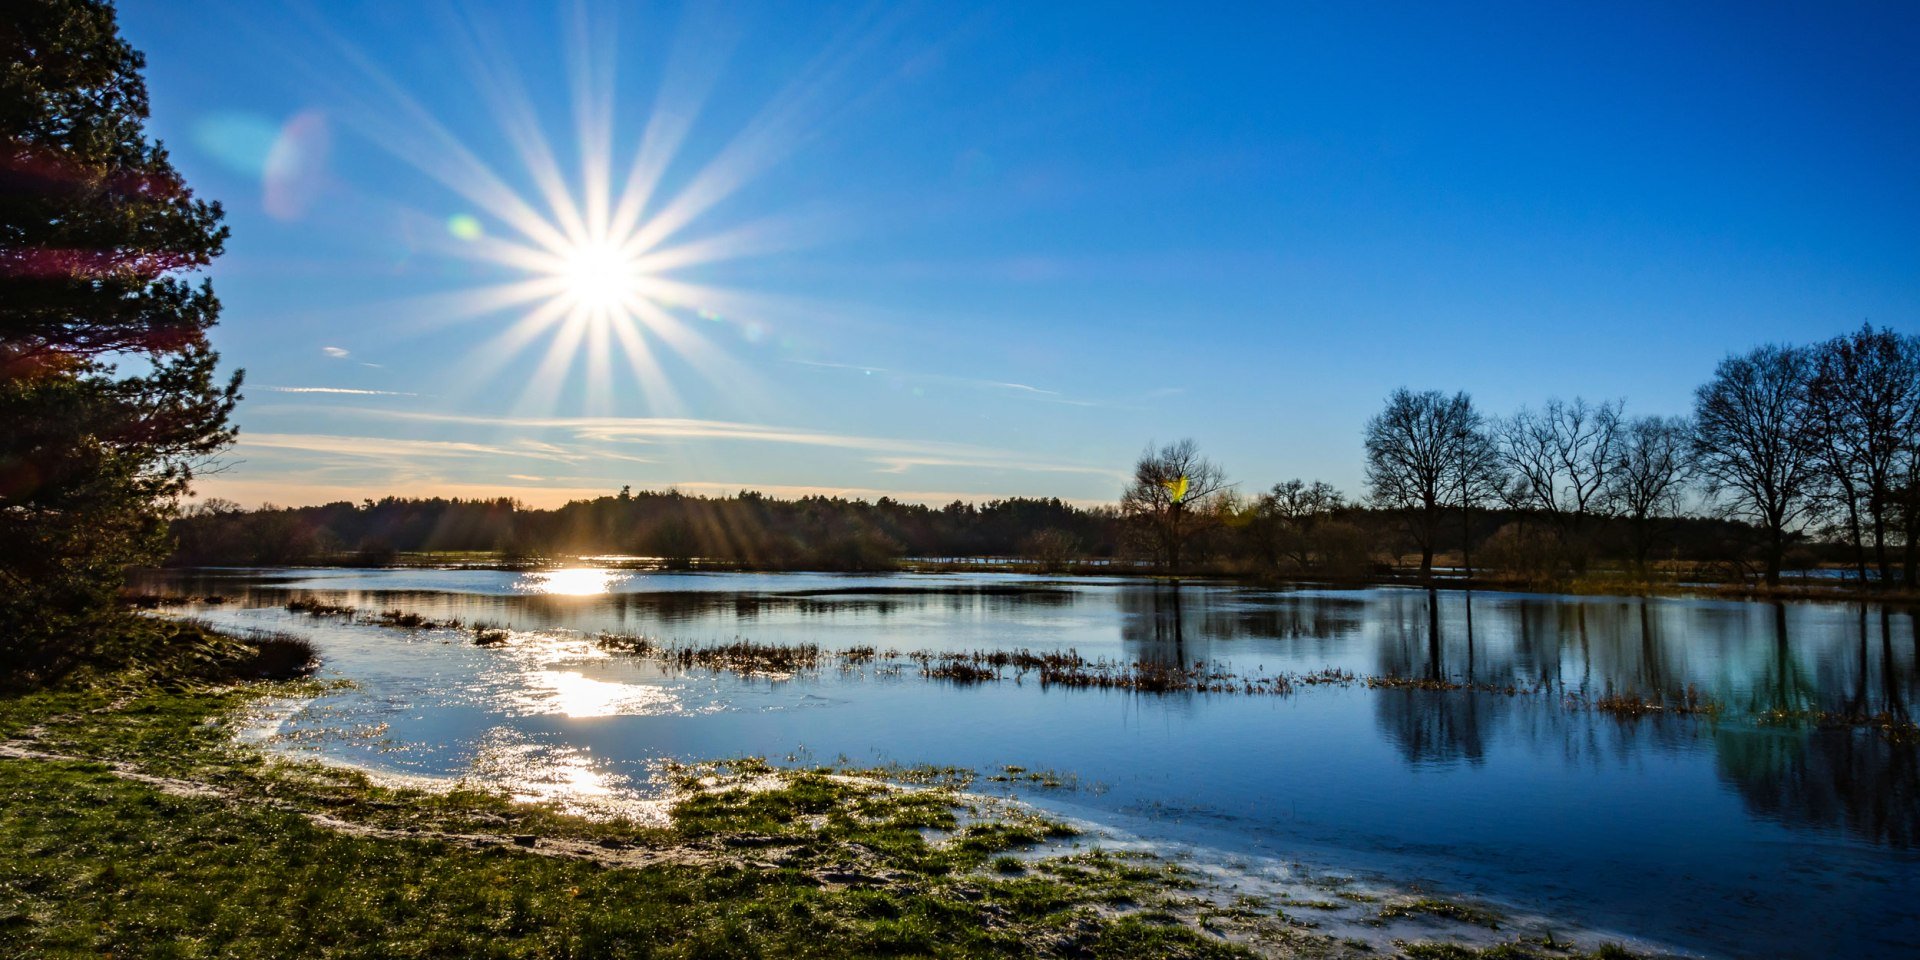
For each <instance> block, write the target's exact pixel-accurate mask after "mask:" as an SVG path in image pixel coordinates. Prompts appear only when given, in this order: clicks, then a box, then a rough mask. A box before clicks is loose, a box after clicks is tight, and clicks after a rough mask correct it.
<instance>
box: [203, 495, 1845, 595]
mask: <svg viewBox="0 0 1920 960" xmlns="http://www.w3.org/2000/svg"><path fill="white" fill-rule="evenodd" d="M1296 488H1303V489H1308V490H1311V489H1312V488H1311V487H1310V486H1308V485H1303V484H1297V483H1286V484H1279V485H1277V487H1276V489H1279V490H1281V491H1282V492H1283V493H1284V492H1285V491H1287V490H1290V489H1296ZM1323 492H1327V491H1326V490H1325V488H1323ZM1296 506H1297V504H1293V503H1290V502H1289V501H1288V498H1286V497H1284V496H1282V497H1275V495H1274V494H1272V493H1271V492H1270V493H1268V494H1266V495H1264V496H1262V497H1260V498H1255V499H1253V500H1251V501H1250V502H1249V505H1247V506H1245V507H1244V508H1243V509H1239V510H1236V511H1235V514H1234V515H1233V516H1232V517H1229V518H1224V519H1221V521H1220V522H1217V523H1208V524H1206V525H1204V526H1203V527H1201V528H1199V529H1196V530H1195V531H1194V532H1193V535H1192V537H1191V540H1190V542H1189V543H1188V544H1187V546H1186V548H1185V556H1184V561H1183V565H1184V567H1185V568H1186V569H1189V570H1191V571H1205V572H1215V573H1234V574H1247V575H1255V576H1260V575H1276V576H1290V575H1315V576H1326V577H1332V578H1358V577H1365V576H1369V575H1373V574H1377V573H1380V572H1383V570H1384V569H1385V568H1387V567H1389V566H1390V565H1392V564H1393V563H1394V562H1396V560H1397V559H1398V557H1399V555H1400V554H1401V553H1402V552H1403V551H1405V550H1407V549H1408V548H1409V546H1411V544H1410V542H1409V541H1408V540H1407V538H1406V536H1405V532H1404V529H1403V525H1402V523H1401V518H1400V516H1399V515H1398V514H1397V513H1395V512H1393V511H1385V510H1377V509H1373V508H1369V507H1364V506H1358V505H1354V504H1349V503H1347V502H1346V501H1344V500H1343V499H1340V498H1339V497H1338V495H1337V494H1336V495H1333V499H1332V500H1331V501H1327V502H1321V503H1318V504H1315V505H1314V507H1313V509H1311V510H1300V509H1294V508H1295V507H1296ZM1541 522H1542V518H1540V517H1536V516H1529V515H1525V514H1522V513H1518V512H1515V511H1507V510H1488V511H1479V512H1476V513H1475V514H1473V516H1472V517H1471V520H1470V522H1469V523H1468V524H1467V525H1465V526H1462V527H1455V528H1453V529H1451V530H1448V531H1444V532H1442V534H1441V535H1440V536H1439V539H1438V540H1437V541H1436V544H1435V545H1436V547H1437V548H1438V549H1439V550H1441V551H1443V552H1451V553H1453V554H1455V555H1458V554H1459V553H1460V548H1461V547H1462V546H1463V545H1464V544H1465V543H1466V542H1467V538H1468V537H1471V539H1472V541H1473V543H1474V547H1475V549H1476V551H1478V552H1477V554H1476V555H1475V556H1474V557H1473V560H1474V562H1475V563H1476V564H1477V565H1480V566H1482V567H1483V568H1498V567H1506V566H1511V567H1513V568H1515V569H1526V568H1529V567H1530V566H1533V565H1535V563H1536V559H1535V558H1533V557H1531V556H1529V555H1527V553H1526V550H1525V547H1524V543H1525V538H1524V537H1521V536H1518V535H1516V534H1515V532H1514V531H1516V530H1518V529H1521V528H1525V527H1527V526H1528V525H1529V524H1532V525H1536V526H1537V525H1538V524H1539V523H1541ZM173 529H174V534H175V537H176V540H177V544H178V546H177V549H176V550H175V551H174V554H173V558H172V561H171V562H172V563H174V564H178V565H188V566H198V565H255V564H259V565H273V564H289V563H367V564H381V563H388V562H391V561H393V560H394V559H395V558H396V557H398V555H400V554H402V553H426V552H476V553H491V554H496V555H498V556H499V557H501V558H503V559H509V560H512V559H536V558H545V557H574V556H592V555H597V554H625V555H636V556H644V557H656V558H659V559H660V560H661V561H662V562H663V563H664V564H666V565H668V566H691V565H693V564H694V563H695V562H696V561H698V562H699V563H702V564H713V565H719V566H736V567H743V568H753V569H810V570H875V569H888V568H891V567H893V566H894V565H896V564H897V563H898V561H899V560H900V559H901V558H903V557H924V558H933V559H940V558H957V557H1010V558H1020V559H1024V560H1028V561H1031V562H1033V563H1036V564H1038V565H1040V566H1042V567H1046V568H1049V569H1064V568H1069V567H1072V566H1074V565H1075V564H1077V563H1080V562H1084V561H1100V560H1120V561H1127V562H1138V563H1140V564H1144V565H1146V566H1148V567H1156V568H1163V567H1165V566H1166V564H1164V563H1162V562H1160V561H1159V560H1157V559H1156V557H1155V554H1154V551H1153V547H1152V544H1151V543H1150V542H1148V541H1147V540H1146V539H1145V538H1143V537H1142V536H1141V527H1140V525H1139V524H1138V523H1137V522H1135V521H1134V520H1132V519H1130V518H1128V517H1126V516H1124V515H1122V513H1121V511H1120V510H1119V509H1117V508H1114V507H1093V508H1083V507H1076V506H1074V505H1071V504H1068V503H1064V502H1062V501H1060V500H1054V499H1020V498H1015V499H1008V500H995V501H991V502H988V503H984V504H972V503H965V502H954V503H951V504H948V505H946V506H944V507H929V506H925V505H922V504H916V503H902V502H899V501H896V500H892V499H889V498H884V497H883V498H881V499H880V500H879V501H877V502H872V503H869V502H866V501H861V500H845V499H840V498H836V497H805V498H802V499H798V500H779V499H775V498H772V497H767V496H764V495H762V494H759V493H754V492H751V491H747V492H742V493H740V494H737V495H735V496H730V497H696V496H686V495H683V494H679V493H675V492H671V491H668V492H651V491H642V492H639V493H634V492H631V491H625V490H623V491H621V492H620V493H619V494H617V495H609V496H605V497H600V498H597V499H594V500H580V501H575V502H573V503H569V504H567V505H565V506H563V507H559V508H557V509H552V510H543V509H533V508H529V507H526V506H523V505H521V504H518V503H516V502H514V501H512V500H508V499H498V500H453V499H442V498H433V499H399V498H393V497H389V498H386V499H383V500H364V501H362V502H360V503H357V504H355V503H347V502H340V503H330V504H326V505H324V506H316V507H290V508H289V507H263V508H261V509H258V510H242V509H240V508H239V507H238V506H237V505H236V504H232V503H227V502H222V501H210V502H207V503H204V504H201V505H199V506H197V507H195V508H194V509H192V510H190V511H189V512H188V513H187V514H186V515H185V516H183V517H181V518H180V519H178V520H176V521H175V523H174V527H173ZM1595 541H1596V544H1597V545H1598V550H1599V552H1600V554H1601V555H1603V556H1610V557H1616V558H1619V559H1621V560H1623V561H1624V560H1625V558H1627V556H1628V555H1629V554H1630V553H1631V551H1632V550H1633V549H1634V545H1635V540H1634V538H1633V537H1632V536H1631V535H1630V531H1629V530H1628V524H1627V523H1626V522H1625V521H1610V522H1603V523H1601V524H1600V525H1599V526H1598V527H1597V529H1596V535H1595ZM1756 542H1757V532H1756V531H1755V530H1753V529H1752V528H1750V527H1748V526H1746V525H1745V524H1741V523H1738V522H1733V521H1726V520H1718V519H1711V518H1682V519H1680V520H1677V521H1675V522H1674V524H1673V525H1672V527H1671V529H1670V530H1668V531H1667V533H1666V536H1665V537H1664V538H1663V551H1662V556H1663V557H1665V558H1669V559H1678V560H1684V561H1688V562H1691V563H1693V564H1704V565H1710V566H1711V569H1709V570H1708V571H1706V573H1707V575H1712V576H1721V577H1726V578H1736V577H1737V576H1738V575H1739V570H1740V565H1741V562H1742V559H1743V558H1744V557H1746V556H1747V555H1748V554H1749V553H1750V552H1751V550H1752V548H1753V546H1754V544H1755V543H1756ZM1804 559H1805V561H1806V562H1809V563H1810V562H1812V561H1813V560H1814V557H1813V556H1812V555H1811V554H1809V555H1808V556H1806V557H1805V558H1804Z"/></svg>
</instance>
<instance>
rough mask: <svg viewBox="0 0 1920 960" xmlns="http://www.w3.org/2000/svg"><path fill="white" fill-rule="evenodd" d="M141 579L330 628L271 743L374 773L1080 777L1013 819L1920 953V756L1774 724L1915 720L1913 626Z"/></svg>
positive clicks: (288, 624) (583, 778)
mask: <svg viewBox="0 0 1920 960" xmlns="http://www.w3.org/2000/svg"><path fill="white" fill-rule="evenodd" d="M143 586H145V587H146V588H148V589H153V590H156V591H163V592H173V593H182V592H184V593H193V594H203V595H204V594H218V595H223V596H225V597H228V598H231V602H229V603H227V604H224V605H220V606H200V607H197V608H196V612H197V614H199V615H203V616H207V617H209V618H210V619H215V620H217V621H219V622H223V623H228V624H233V625H243V626H259V627H271V628H275V629H287V630H293V631H297V632H301V633H303V634H306V635H309V636H312V637H314V638H315V639H316V640H317V641H318V642H319V643H320V645H321V648H322V651H323V653H324V655H325V656H326V668H325V672H326V673H327V674H328V675H334V676H341V677H347V678H350V679H352V680H354V681H356V686H354V687H353V688H352V689H349V690H344V691H341V692H339V693H336V694H333V695H330V696H326V697H323V698H321V699H319V700H317V701H312V702H307V703H304V704H302V705H300V706H299V707H298V709H297V710H296V712H294V713H293V714H292V715H291V716H290V717H288V718H286V720H285V722H284V724H283V725H282V726H281V727H280V732H281V735H282V739H283V740H284V741H285V742H286V743H287V744H288V745H289V746H290V748H292V749H298V750H305V751H312V752H314V753H317V754H319V755H322V756H325V757H327V758H330V759H334V760H340V761H346V762H352V763H357V764H362V765H365V766H368V767H372V768H375V769H378V770H382V771H386V772H391V773H398V774H411V775H424V776H463V775H464V776H477V777H481V778H484V779H487V780H489V781H492V782H496V783H499V784H502V785H505V786H508V787H509V788H511V789H513V790H515V791H517V792H519V793H521V794H523V795H526V796H530V797H544V798H553V799H560V800H562V801H567V800H569V798H572V799H575V800H581V799H587V800H591V799H596V798H597V799H599V800H608V799H615V800H617V799H621V798H628V799H633V800H634V801H635V802H637V803H644V802H645V800H646V799H647V798H649V797H651V796H653V795H654V794H655V791H656V790H657V788H658V785H659V783H660V780H659V776H658V774H659V763H660V761H662V760H663V759H668V758H671V759H680V760H697V759H705V758H713V757H726V756H739V755H749V754H751V755H763V756H767V757H769V758H771V759H775V760H784V759H793V760H795V761H802V762H825V761H836V760H840V759H843V758H844V759H845V760H847V761H851V762H855V763H862V764H864V763H874V762H897V763H903V764H919V763H927V764H936V765H947V764H952V765H958V766H964V767H971V768H975V769H979V770H982V771H988V772H991V771H996V770H999V769H1001V768H1002V767H1003V766H1004V765H1018V766H1020V767H1024V768H1028V769H1030V770H1047V771H1052V772H1053V773H1055V774H1056V775H1057V776H1058V777H1060V778H1061V779H1062V780H1063V781H1064V783H1065V787H1064V788H1062V789H1038V788H1033V789H1025V790H1022V791H1021V796H1022V797H1023V798H1024V799H1027V800H1029V801H1031V802H1034V803H1036V804H1039V805H1041V806H1044V807H1047V808H1049V809H1052V810H1054V811H1057V812H1059V813H1061V814H1063V815H1067V816H1072V817H1075V818H1079V819H1082V820H1086V821H1089V822H1092V823H1095V824H1102V825H1105V826H1107V827H1109V828H1111V829H1113V830H1116V831H1120V832H1123V833H1125V834H1128V835H1135V836H1139V837H1143V838H1146V839H1148V840H1153V841H1162V842H1169V843H1177V844H1181V845H1185V846H1186V847H1190V848H1192V849H1195V850H1198V851H1202V852H1210V853H1212V854H1214V855H1217V856H1219V857H1221V858H1225V859H1240V860H1245V861H1248V862H1250V863H1266V862H1269V861H1268V860H1267V858H1273V860H1272V861H1271V862H1280V863H1287V864H1303V865H1305V866H1306V867H1307V868H1310V869H1317V870H1328V871H1337V872H1344V873H1349V874H1357V875H1361V876H1377V877H1383V878H1390V879H1391V880H1392V881H1393V882H1395V883H1397V884H1399V885H1402V886H1404V885H1409V884H1418V885H1421V886H1424V887H1428V888H1431V889H1433V890H1435V891H1438V892H1441V893H1444V894H1448V895H1465V896H1475V897H1483V898H1488V899H1491V900H1494V901H1497V902H1500V903H1505V904H1509V905H1511V906H1512V907H1513V908H1514V909H1517V910H1522V911H1534V912H1539V913H1544V914H1547V915H1552V916H1557V917H1564V918H1566V919H1567V920H1568V921H1569V924H1570V925H1574V924H1577V925H1579V926H1581V927H1584V928H1588V929H1598V930H1616V931H1624V932H1629V933H1633V934H1638V935H1643V936H1646V937H1649V938H1651V939H1653V940H1655V941H1658V942H1661V943H1664V944H1669V945H1673V946H1675V947H1678V948H1681V949H1685V950H1688V951H1693V952H1698V953H1701V954H1705V955H1710V956H1738V957H1746V956H1753V957H1761V956H1767V957H1783V956H1796V957H1828V956H1833V957H1842V956H1845V957H1875V956H1896V955H1908V953H1907V951H1908V950H1909V949H1910V945H1911V944H1913V943H1915V942H1920V851H1917V850H1916V849H1915V848H1916V845H1917V844H1920V785H1917V780H1920V774H1917V771H1920V757H1917V754H1916V751H1917V749H1920V748H1916V746H1915V745H1914V744H1913V743H1912V742H1910V741H1908V742H1897V741H1890V740H1889V738H1887V737H1886V736H1884V735H1882V734H1880V733H1877V732H1875V731H1873V730H1870V729H1862V728H1822V727H1819V726H1816V725H1810V724H1799V723H1788V724H1780V723H1766V722H1761V721H1762V719H1763V715H1764V714H1766V713H1768V712H1770V711H1788V712H1801V711H1825V712H1829V713H1836V714H1841V713H1845V714H1860V715H1870V714H1879V713H1886V714H1889V715H1893V716H1901V717H1904V716H1906V715H1907V714H1908V712H1909V710H1910V709H1911V704H1912V703H1913V701H1914V698H1915V697H1916V696H1917V695H1920V675H1917V674H1916V669H1915V660H1916V653H1917V652H1920V632H1916V630H1917V628H1916V621H1915V618H1914V617H1913V616H1912V615H1911V613H1909V612H1908V611H1907V610H1905V609H1890V608H1883V607H1880V606H1875V605H1861V604H1839V603H1786V604H1763V603H1746V602H1733V601H1719V600H1697V599H1644V600H1643V599H1639V598H1614V597H1562V596H1545V595H1528V594H1475V595H1472V596H1471V597H1469V596H1468V595H1466V594H1463V593H1459V592H1440V593H1437V594H1429V593H1427V592H1425V591H1420V590H1413V589H1403V588H1376V589H1366V590H1316V589H1294V590H1283V591H1271V590H1252V589H1243V588H1237V587H1233V586H1227V585H1201V586H1195V585H1188V586H1186V587H1184V588H1182V589H1180V590H1178V591H1175V590H1172V589H1170V588H1168V587H1166V586H1164V585H1159V586H1156V585H1154V584H1152V583H1148V582H1142V581H1138V580H1130V579H1121V578H1114V579H1093V578H1087V579H1072V580H1052V579H1046V578H1041V577H1026V576H1019V575H1011V574H991V573H979V574H971V573H970V574H954V575H890V576H836V575H806V574H792V575H759V574H675V573H648V572H634V571H622V570H612V569H582V570H560V571H541V572H514V571H495V570H342V569H312V570H305V569H276V570H244V571H240V570H228V571H197V572H189V573H165V574H155V575H153V578H152V579H151V580H150V582H148V583H146V584H144V585H143ZM294 597H312V598H316V599H320V600H324V601H327V602H330V603H344V604H349V605H353V606H355V607H358V608H361V609H362V610H367V611H375V610H383V609H401V610H405V611H410V612H417V613H421V614H424V615H426V616H429V617H432V618H434V619H459V620H462V621H465V622H468V623H476V622H489V623H497V624H502V625H508V626H510V627H512V628H513V630H514V631H515V632H514V634H513V639H512V641H511V642H510V643H508V644H505V645H503V646H500V647H492V648H480V647H476V646H474V645H473V644H472V643H471V642H470V640H469V638H468V636H467V635H465V634H461V633H458V632H455V631H444V630H443V631H431V630H428V631H414V632H406V631H395V630H388V629H382V628H378V627H372V626H366V625H357V624H347V623H341V622H338V621H325V620H316V619H314V618H311V617H305V616H299V615H294V614H289V613H287V612H286V611H285V610H284V609H283V605H284V604H285V603H286V602H287V600H288V599H290V598H294ZM601 631H611V632H619V633H630V634H644V635H647V636H651V637H654V638H657V639H659V640H662V641H668V642H676V641H677V642H687V643H705V642H715V641H721V642H724V641H731V640H734V639H736V638H742V639H750V640H753V641H756V642H760V643H779V644H799V643H813V644H819V645H820V646H821V647H823V648H826V649H829V650H840V649H846V648H851V647H860V646H871V647H874V648H877V649H879V650H882V651H886V650H897V651H902V652H903V653H904V652H909V651H914V650H975V649H996V648H1029V649H1034V650H1049V649H1068V648H1071V649H1074V650H1076V651H1078V652H1079V653H1080V654H1082V655H1084V656H1087V657H1105V658H1110V659H1114V660H1122V661H1135V660H1157V661H1162V662H1180V663H1193V662H1196V661H1211V662H1216V663H1219V664H1223V665H1225V666H1226V667H1227V668H1228V669H1231V670H1234V671H1236V672H1240V673H1245V674H1259V675H1272V674H1277V673H1300V674H1305V673H1311V672H1316V671H1322V670H1326V669H1330V668H1331V669H1337V670H1344V671H1348V672H1351V673H1353V674H1356V675H1361V676H1367V675H1377V676H1398V677H1434V678H1442V679H1448V680H1453V681H1460V682H1472V683H1475V684H1492V685H1497V686H1502V687H1504V686H1509V685H1511V686H1513V687H1514V688H1516V689H1518V690H1521V691H1525V692H1522V693H1520V694H1517V695H1508V694H1504V693H1485V692H1468V691H1450V692H1444V691H1433V690H1421V689H1367V688H1365V687H1364V686H1357V685H1354V686H1336V687H1307V686H1302V687H1300V688H1298V689H1296V691H1295V692H1294V693H1292V694H1291V695H1288V696H1278V697H1276V696H1244V695H1221V694H1161V695H1155V694H1139V693H1130V692H1124V691H1112V690H1066V689H1060V688H1043V687H1041V686H1040V685H1038V684H1037V683H1035V682H1033V681H1032V680H1031V678H1029V679H1027V680H1026V681H1024V682H1020V683H1014V682H999V683H990V684H982V685H975V686H955V685H952V684H948V683H945V682H940V681H931V680H926V679H923V678H921V677H920V676H918V674H917V668H914V667H913V666H912V665H911V664H910V662H906V661H904V660H901V661H899V662H898V663H897V664H896V665H898V666H900V667H901V668H900V669H897V670H892V669H887V668H886V666H885V664H884V663H882V664H879V665H875V666H874V667H870V668H863V669H859V670H840V669H837V668H832V667H829V668H827V669H824V670H821V671H818V672H817V673H813V674H803V675H800V676H795V677H790V678H768V677H752V678H743V677H738V676H732V675H716V674H712V673H708V672H704V671H697V670H696V671H687V672H674V671H668V670H664V669H663V668H662V667H661V666H659V665H658V664H655V663H652V662H649V661H644V660H639V659H636V658H633V657H628V656H621V655H610V654H608V653H606V652H604V651H603V650H601V649H599V648H598V647H596V646H595V645H594V644H593V643H592V642H591V641H590V637H591V635H593V634H596V633H598V632H601ZM883 660H884V658H883ZM1689 692H1691V694H1692V695H1693V696H1695V697H1698V698H1705V699H1707V700H1710V701H1711V702H1714V703H1717V704H1719V705H1720V706H1721V707H1722V710H1721V712H1720V713H1719V714H1718V715H1717V716H1716V717H1712V718H1698V717H1672V716H1669V717H1647V718H1642V719H1638V720H1622V719H1619V718H1616V717H1613V716H1610V715H1607V714H1604V713H1599V712H1596V711H1594V710H1592V709H1590V708H1588V707H1587V706H1585V705H1586V704H1589V703H1591V701H1593V700H1595V699H1598V698H1601V697H1604V696H1607V695H1611V694H1622V695H1633V696H1640V697H1647V698H1652V699H1660V700H1669V701H1673V700H1679V699H1682V698H1684V697H1686V696H1688V695H1689Z"/></svg>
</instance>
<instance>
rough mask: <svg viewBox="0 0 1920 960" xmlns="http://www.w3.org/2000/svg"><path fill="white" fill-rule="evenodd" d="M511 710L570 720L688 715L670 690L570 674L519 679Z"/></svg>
mask: <svg viewBox="0 0 1920 960" xmlns="http://www.w3.org/2000/svg"><path fill="white" fill-rule="evenodd" d="M522 680H523V682H524V683H525V687H524V688H522V689H521V690H519V691H517V692H516V693H514V695H513V700H512V704H511V709H513V710H515V711H516V712H517V713H519V715H520V716H535V715H540V714H558V715H560V716H564V717H570V718H573V719H576V720H578V719H585V718H589V717H617V716H667V715H675V714H684V713H687V712H689V711H688V710H687V708H686V705H685V704H684V703H682V702H681V700H680V697H679V695H678V694H676V693H675V692H674V691H672V690H667V689H664V688H661V687H656V686H641V685H636V684H630V683H612V682H608V681H606V680H595V679H593V678H592V677H589V676H587V675H585V674H583V673H579V672H576V671H571V670H537V671H532V672H529V673H527V674H525V675H524V676H523V678H522Z"/></svg>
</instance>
